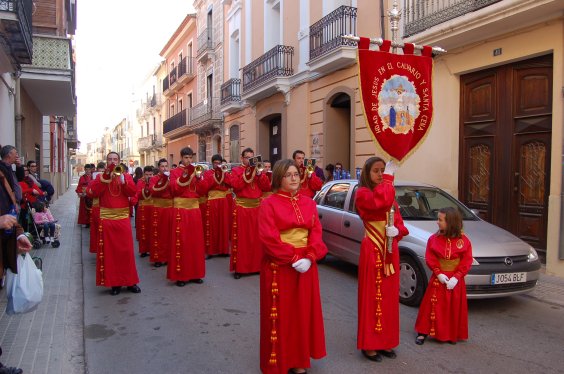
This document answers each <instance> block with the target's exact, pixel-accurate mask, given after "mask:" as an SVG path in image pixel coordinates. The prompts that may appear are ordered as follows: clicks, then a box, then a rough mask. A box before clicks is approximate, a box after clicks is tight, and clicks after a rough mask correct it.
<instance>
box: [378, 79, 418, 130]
mask: <svg viewBox="0 0 564 374" xmlns="http://www.w3.org/2000/svg"><path fill="white" fill-rule="evenodd" d="M420 101H421V99H420V98H419V95H417V92H415V86H414V84H413V83H411V82H410V81H409V79H408V78H407V77H405V76H402V75H393V76H392V77H391V78H390V79H389V80H386V81H385V82H384V84H383V85H382V91H380V94H379V95H378V114H379V115H380V118H381V119H382V123H383V126H382V130H386V129H388V128H389V129H390V130H391V131H392V132H393V133H394V134H407V133H409V132H413V129H414V127H415V120H416V119H417V117H419V113H420V111H419V102H420Z"/></svg>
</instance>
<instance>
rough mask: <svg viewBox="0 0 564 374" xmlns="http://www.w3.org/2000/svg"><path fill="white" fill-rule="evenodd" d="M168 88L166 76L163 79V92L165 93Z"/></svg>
mask: <svg viewBox="0 0 564 374" xmlns="http://www.w3.org/2000/svg"><path fill="white" fill-rule="evenodd" d="M169 88H170V84H169V83H168V75H167V76H166V77H164V79H163V92H166V91H167V90H168V89H169Z"/></svg>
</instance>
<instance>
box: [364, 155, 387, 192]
mask: <svg viewBox="0 0 564 374" xmlns="http://www.w3.org/2000/svg"><path fill="white" fill-rule="evenodd" d="M377 162H382V163H383V164H384V165H386V162H385V161H384V159H382V158H380V157H377V156H375V157H370V158H369V159H368V160H366V162H365V163H364V166H363V167H362V172H361V173H360V181H359V185H360V187H367V188H369V189H371V190H372V189H374V187H376V184H374V182H372V179H371V178H370V170H372V166H373V165H374V164H375V163H377Z"/></svg>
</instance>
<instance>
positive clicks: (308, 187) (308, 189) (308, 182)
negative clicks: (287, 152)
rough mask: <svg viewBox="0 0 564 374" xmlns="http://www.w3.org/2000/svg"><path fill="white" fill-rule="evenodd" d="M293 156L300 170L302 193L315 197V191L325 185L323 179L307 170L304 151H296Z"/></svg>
mask: <svg viewBox="0 0 564 374" xmlns="http://www.w3.org/2000/svg"><path fill="white" fill-rule="evenodd" d="M292 158H293V159H294V162H295V163H296V167H297V168H298V171H299V172H300V180H301V188H300V194H302V195H303V196H307V197H310V198H313V197H314V196H315V193H316V192H317V191H319V190H320V189H321V186H323V181H322V180H321V179H320V178H319V177H318V176H317V175H316V174H315V173H311V172H308V171H307V170H306V167H305V166H304V160H305V153H304V151H300V150H297V151H294V153H293V154H292Z"/></svg>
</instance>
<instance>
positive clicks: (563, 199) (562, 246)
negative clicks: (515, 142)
mask: <svg viewBox="0 0 564 374" xmlns="http://www.w3.org/2000/svg"><path fill="white" fill-rule="evenodd" d="M563 91H564V89H563ZM563 93H564V92H563ZM563 143H564V139H563ZM563 146H564V144H563ZM561 165H562V167H561V169H560V178H561V182H562V184H561V186H560V189H561V191H560V241H559V250H558V259H559V260H564V189H562V188H563V187H564V154H562V164H561Z"/></svg>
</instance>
